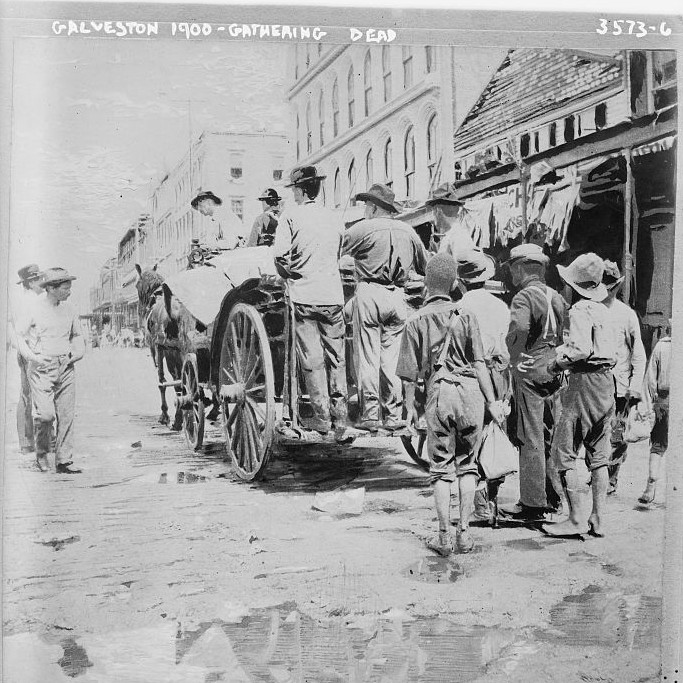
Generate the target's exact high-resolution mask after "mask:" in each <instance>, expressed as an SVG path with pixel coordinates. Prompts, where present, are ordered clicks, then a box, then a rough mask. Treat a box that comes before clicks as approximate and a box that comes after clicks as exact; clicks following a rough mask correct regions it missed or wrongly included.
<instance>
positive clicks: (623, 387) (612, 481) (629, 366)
mask: <svg viewBox="0 0 683 683" xmlns="http://www.w3.org/2000/svg"><path fill="white" fill-rule="evenodd" d="M602 281H603V283H604V285H605V287H607V292H608V294H607V298H606V299H605V301H604V303H605V306H607V308H608V310H609V313H610V318H611V320H612V328H613V330H614V333H615V335H616V344H617V349H616V352H617V364H616V365H615V366H614V379H615V383H616V387H615V390H616V393H615V397H614V401H615V411H614V422H613V423H612V457H611V458H610V463H609V486H608V488H607V495H611V494H613V493H616V491H617V484H618V480H619V468H620V467H621V465H622V464H623V463H624V461H625V460H626V451H627V448H628V444H627V443H626V442H625V441H624V428H625V426H626V417H627V416H628V411H629V408H630V407H631V406H633V405H635V404H636V403H638V402H639V401H640V399H641V393H640V392H641V387H642V386H643V377H644V375H645V366H646V364H647V358H646V356H645V348H644V347H643V341H642V339H641V336H640V324H639V322H638V316H637V315H636V312H635V311H634V310H633V309H632V308H631V307H630V306H627V305H626V304H625V303H624V302H623V301H619V299H617V294H618V293H619V289H620V288H621V283H622V282H623V281H624V278H623V276H622V275H621V273H620V272H619V268H618V266H617V264H616V263H614V262H613V261H605V273H604V275H603V277H602Z"/></svg>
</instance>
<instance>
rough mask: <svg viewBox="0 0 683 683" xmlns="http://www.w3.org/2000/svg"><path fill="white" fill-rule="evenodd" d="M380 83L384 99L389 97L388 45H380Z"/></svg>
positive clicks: (389, 57) (387, 99)
mask: <svg viewBox="0 0 683 683" xmlns="http://www.w3.org/2000/svg"><path fill="white" fill-rule="evenodd" d="M382 85H383V90H384V101H385V102H388V101H389V100H390V99H391V52H389V46H388V45H384V46H383V47H382Z"/></svg>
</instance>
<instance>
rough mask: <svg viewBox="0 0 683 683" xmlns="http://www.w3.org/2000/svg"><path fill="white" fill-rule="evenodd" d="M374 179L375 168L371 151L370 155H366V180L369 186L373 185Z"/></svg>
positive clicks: (370, 151) (369, 151)
mask: <svg viewBox="0 0 683 683" xmlns="http://www.w3.org/2000/svg"><path fill="white" fill-rule="evenodd" d="M373 177H374V168H373V162H372V150H371V149H369V150H368V153H367V154H366V155H365V178H366V182H367V186H368V187H370V185H372V179H373Z"/></svg>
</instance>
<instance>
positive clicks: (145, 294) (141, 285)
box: [136, 269, 164, 310]
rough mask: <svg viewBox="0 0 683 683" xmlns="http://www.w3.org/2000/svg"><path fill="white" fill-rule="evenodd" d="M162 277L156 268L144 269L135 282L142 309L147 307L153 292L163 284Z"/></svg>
mask: <svg viewBox="0 0 683 683" xmlns="http://www.w3.org/2000/svg"><path fill="white" fill-rule="evenodd" d="M163 282H164V278H163V277H162V276H161V274H160V273H159V272H157V271H156V270H152V269H150V270H145V271H143V273H142V274H141V275H140V279H139V280H138V283H137V285H136V286H137V290H138V298H139V299H140V304H141V306H142V308H143V309H144V310H146V309H147V308H148V307H149V303H150V301H151V300H152V295H153V294H154V292H155V291H156V290H157V289H158V288H159V287H160V286H161V285H162V284H163Z"/></svg>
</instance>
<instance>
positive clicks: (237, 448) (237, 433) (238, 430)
mask: <svg viewBox="0 0 683 683" xmlns="http://www.w3.org/2000/svg"><path fill="white" fill-rule="evenodd" d="M235 413H236V415H237V417H236V418H235V430H234V432H233V435H232V439H231V447H232V452H233V453H234V455H235V458H236V459H237V462H238V463H239V464H240V466H241V464H242V422H243V420H242V415H241V414H240V412H239V411H238V410H237V409H236V410H235Z"/></svg>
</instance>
